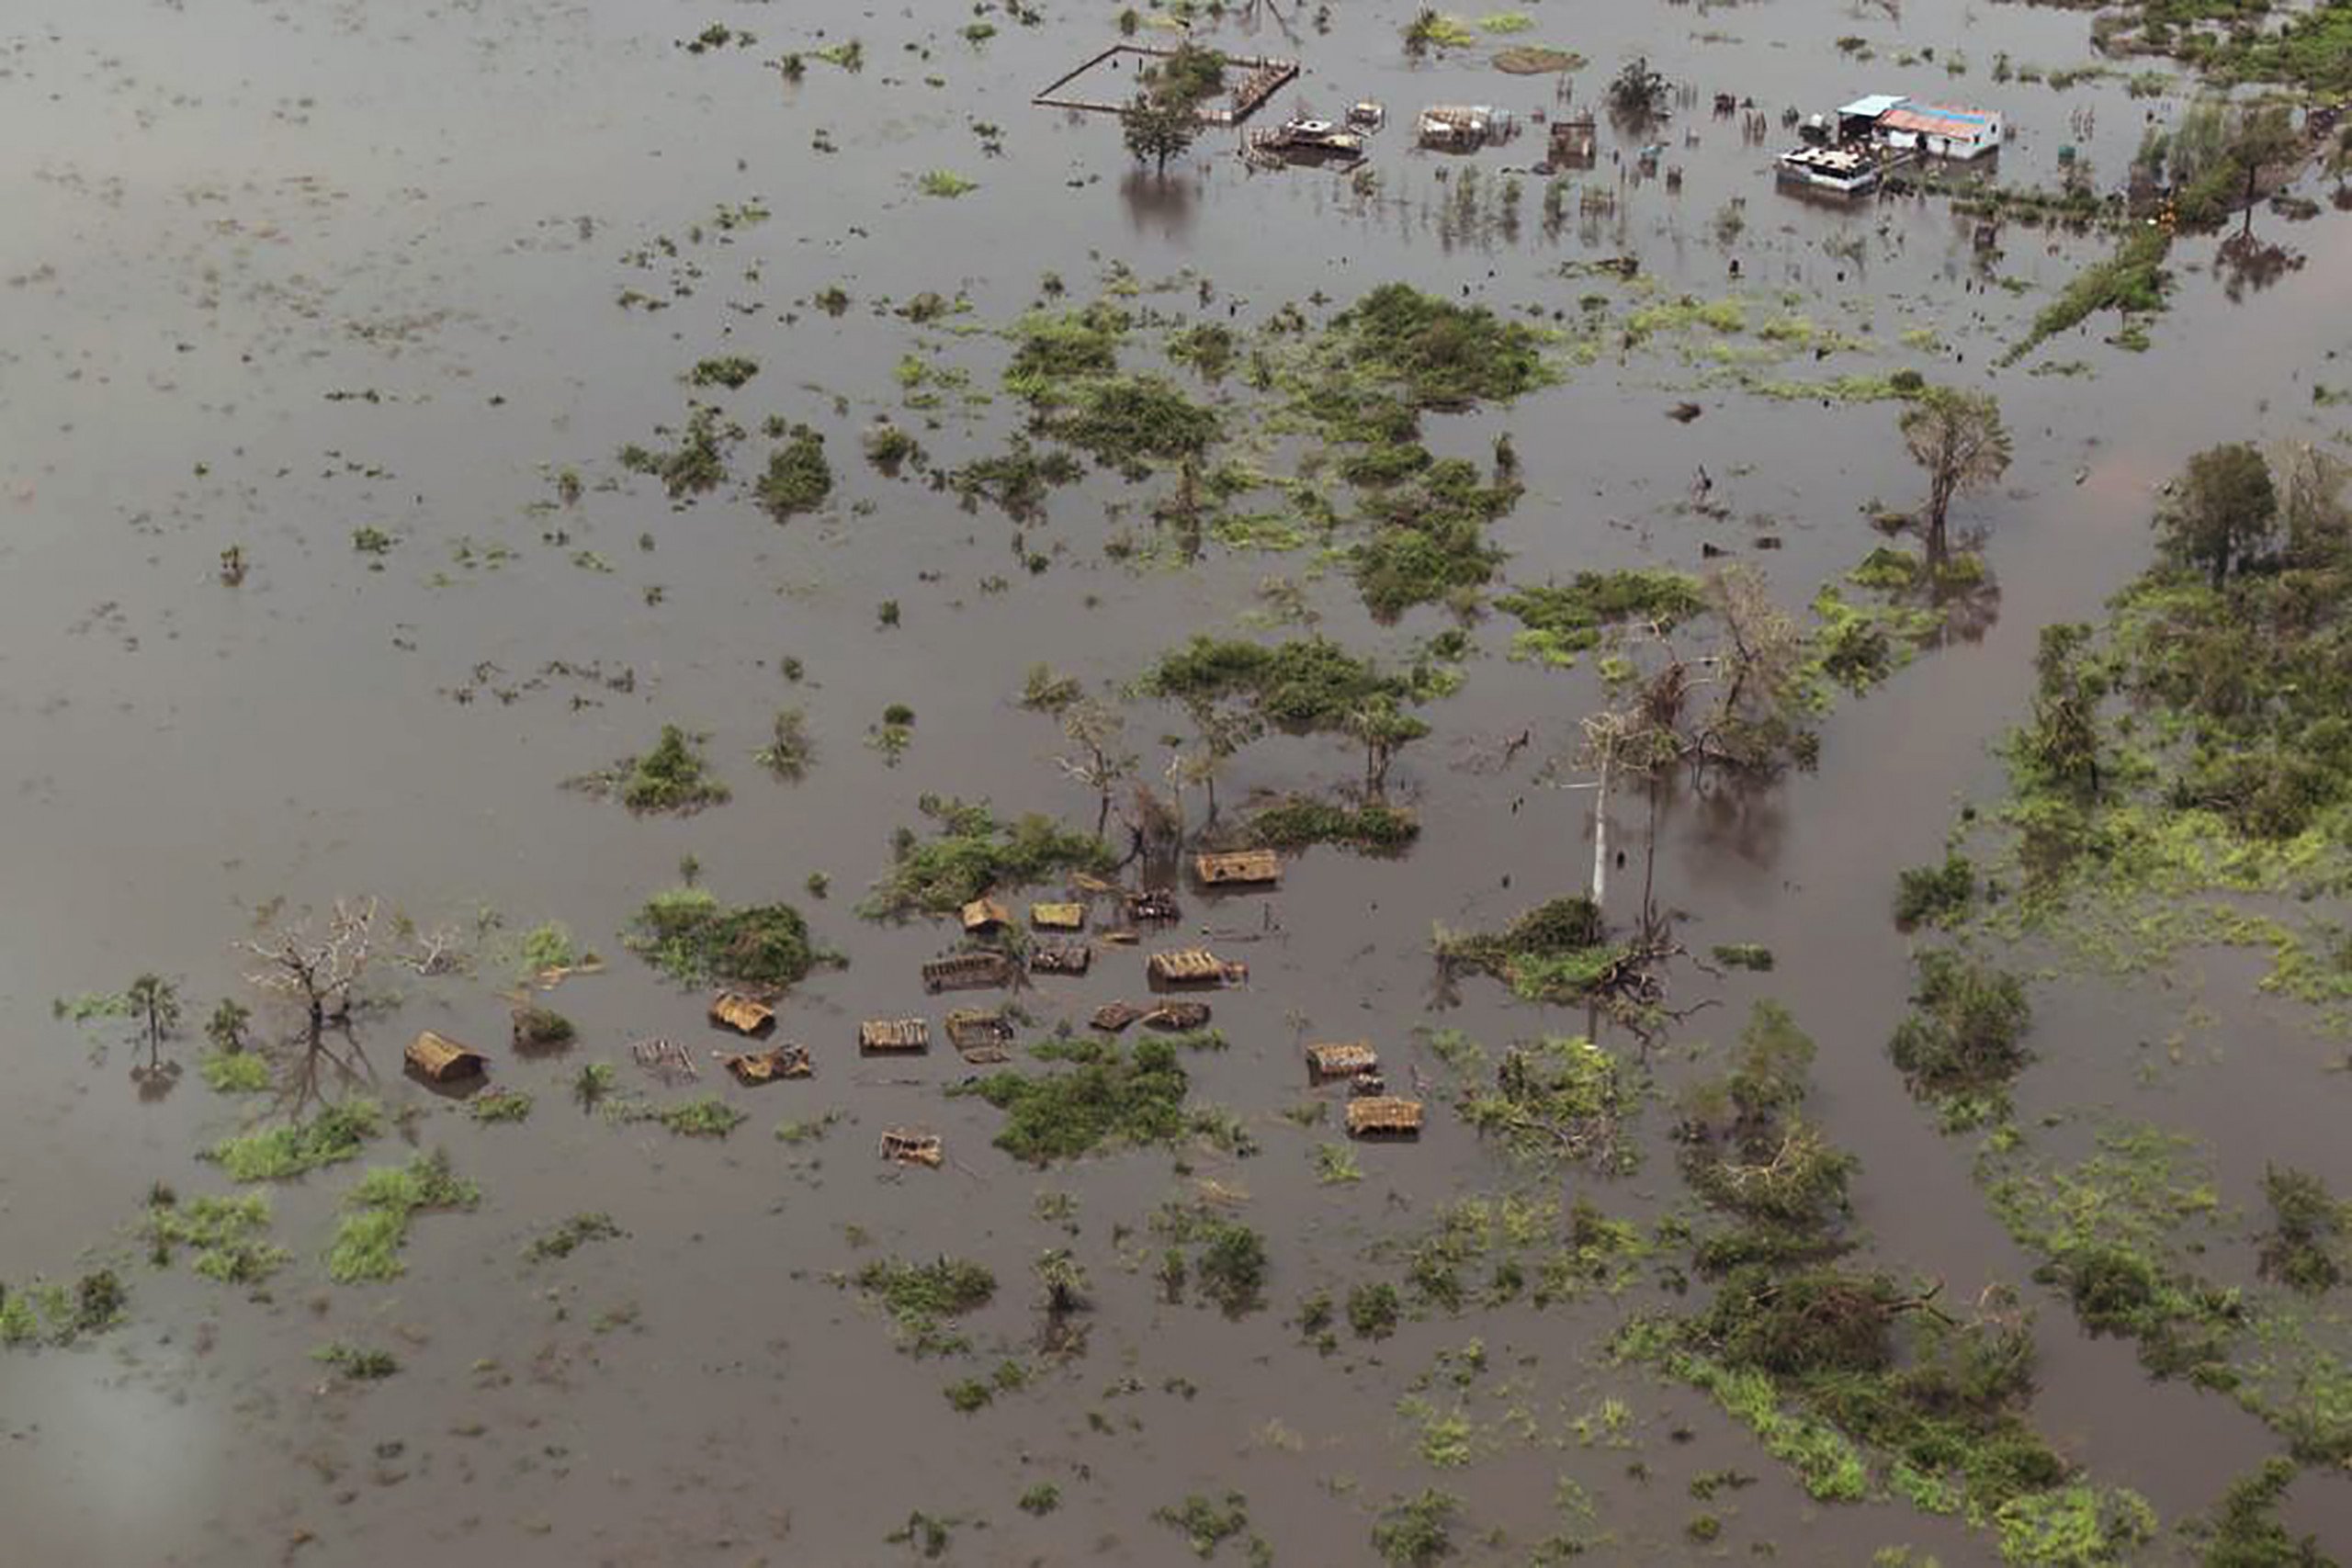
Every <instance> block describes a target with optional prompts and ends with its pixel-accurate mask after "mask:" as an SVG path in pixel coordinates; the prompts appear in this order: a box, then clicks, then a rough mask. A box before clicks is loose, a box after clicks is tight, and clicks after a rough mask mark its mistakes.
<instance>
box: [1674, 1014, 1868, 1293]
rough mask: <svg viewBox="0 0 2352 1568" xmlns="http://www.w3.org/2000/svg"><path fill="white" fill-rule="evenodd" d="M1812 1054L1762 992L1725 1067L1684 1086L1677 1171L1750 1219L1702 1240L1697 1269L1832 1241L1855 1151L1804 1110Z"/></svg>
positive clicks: (1816, 1248)
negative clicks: (1830, 1137)
mask: <svg viewBox="0 0 2352 1568" xmlns="http://www.w3.org/2000/svg"><path fill="white" fill-rule="evenodd" d="M1814 1053H1815V1045H1814V1042H1813V1037H1812V1036H1811V1035H1809V1034H1807V1033H1805V1032H1804V1030H1802V1029H1800V1028H1798V1027H1797V1023H1796V1020H1795V1019H1794V1018H1793V1017H1792V1016H1791V1015H1790V1013H1789V1010H1788V1009H1787V1008H1786V1007H1784V1006H1782V1005H1781V1003H1780V1002H1778V1001H1774V1000H1772V999H1770V998H1765V999H1763V1000H1760V1001H1758V1002H1757V1003H1756V1005H1755V1007H1754V1008H1752V1009H1751V1010H1749V1013H1748V1018H1747V1026H1746V1028H1744V1029H1743V1030H1742V1031H1741V1032H1740V1037H1739V1047H1738V1050H1737V1051H1736V1053H1735V1054H1734V1055H1733V1057H1732V1060H1731V1069H1730V1071H1729V1072H1727V1073H1725V1074H1724V1076H1723V1077H1720V1078H1716V1079H1702V1080H1700V1081H1698V1082H1695V1083H1693V1084H1692V1085H1691V1087H1690V1088H1688V1089H1685V1090H1684V1091H1683V1094H1682V1097H1681V1107H1680V1109H1681V1119H1680V1122H1679V1125H1678V1126H1677V1128H1676V1132H1675V1135H1676V1138H1677V1140H1678V1141H1679V1143H1680V1145H1681V1164H1682V1171H1683V1175H1684V1177H1685V1178H1686V1179H1688V1180H1689V1181H1690V1183H1691V1190H1693V1191H1695V1192H1697V1193H1698V1194H1699V1195H1700V1196H1701V1197H1702V1198H1703V1199H1705V1200H1706V1201H1708V1202H1709V1203H1711V1204H1713V1205H1714V1206H1715V1207H1716V1208H1718V1209H1721V1210H1724V1212H1726V1213H1730V1214H1732V1215H1734V1216H1736V1218H1738V1219H1739V1220H1740V1221H1741V1222H1742V1223H1743V1224H1745V1225H1746V1226H1747V1235H1743V1236H1741V1237H1739V1238H1737V1240H1736V1244H1734V1245H1731V1246H1719V1245H1715V1244H1709V1245H1705V1246H1702V1247H1701V1248H1700V1250H1699V1254H1698V1257H1699V1262H1700V1265H1701V1267H1702V1269H1711V1268H1713V1267H1715V1266H1717V1265H1718V1264H1719V1263H1721V1262H1731V1261H1738V1260H1745V1259H1749V1258H1758V1257H1765V1258H1801V1257H1804V1256H1806V1255H1808V1254H1816V1255H1817V1254H1818V1253H1821V1252H1825V1251H1830V1250H1834V1248H1833V1247H1830V1246H1828V1245H1827V1238H1828V1236H1829V1235H1830V1233H1831V1231H1832V1230H1833V1228H1834V1227H1835V1226H1836V1225H1837V1224H1838V1223H1839V1222H1840V1221H1842V1220H1843V1219H1844V1218H1845V1216H1846V1214H1847V1213H1848V1212H1849V1202H1848V1199H1847V1181H1848V1179H1849V1177H1850V1176H1851V1175H1852V1173H1853V1169H1854V1160H1853V1157H1852V1156H1849V1155H1847V1154H1845V1153H1844V1152H1842V1151H1841V1150H1838V1149H1837V1148H1835V1147H1833V1146H1832V1145H1830V1144H1829V1143H1828V1142H1827V1141H1826V1139H1824V1138H1823V1137H1822V1135H1821V1134H1820V1133H1819V1132H1818V1131H1817V1130H1815V1128H1814V1127H1812V1126H1810V1125H1809V1124H1807V1123H1806V1122H1805V1121H1804V1118H1803V1116H1802V1114H1801V1112H1802V1111H1803V1108H1804V1099H1805V1095H1806V1092H1807V1089H1808V1074H1809V1072H1810V1070H1811V1068H1812V1066H1813V1058H1814Z"/></svg>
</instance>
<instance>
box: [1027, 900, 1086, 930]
mask: <svg viewBox="0 0 2352 1568" xmlns="http://www.w3.org/2000/svg"><path fill="white" fill-rule="evenodd" d="M1029 923H1030V924H1031V925H1033V926H1035V927H1036V928H1037V929H1038V930H1039V931H1084V930H1085V929H1086V906H1085V905H1083V904H1032V905H1030V906H1029Z"/></svg>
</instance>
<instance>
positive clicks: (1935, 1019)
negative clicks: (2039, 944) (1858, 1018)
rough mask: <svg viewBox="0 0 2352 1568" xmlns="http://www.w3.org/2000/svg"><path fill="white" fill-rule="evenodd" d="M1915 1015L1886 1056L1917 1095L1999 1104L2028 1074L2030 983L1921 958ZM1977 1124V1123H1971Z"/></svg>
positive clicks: (1971, 961)
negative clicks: (2018, 1078)
mask: <svg viewBox="0 0 2352 1568" xmlns="http://www.w3.org/2000/svg"><path fill="white" fill-rule="evenodd" d="M1918 968H1919V984H1918V989H1917V990H1916V991H1915V992H1914V993H1913V994H1912V998H1911V1011H1910V1014H1909V1015H1908V1016H1907V1017H1905V1019H1904V1021H1902V1022H1901V1023H1900V1024H1898V1025H1897V1026H1896V1027H1895V1031H1894V1039H1893V1040H1892V1041H1890V1042H1889V1043H1888V1051H1889V1053H1890V1054H1891V1055H1893V1056H1894V1065H1895V1066H1896V1067H1898V1068H1900V1069H1901V1070H1902V1073H1903V1076H1904V1078H1905V1081H1906V1082H1907V1083H1909V1084H1910V1086H1911V1088H1912V1091H1913V1092H1914V1093H1916V1094H1918V1095H1920V1096H1921V1097H1922V1098H1927V1099H1934V1100H1943V1101H1944V1102H1945V1103H1946V1105H1947V1108H1948V1110H1950V1109H1951V1108H1953V1106H1954V1103H1955V1102H1962V1103H1965V1102H1970V1101H1974V1102H1978V1103H1985V1102H1993V1103H1997V1102H1999V1101H2000V1100H2002V1099H2003V1098H2004V1097H2005V1096H2006V1093H2007V1087H2008V1083H2009V1080H2010V1079H2011V1078H2013V1077H2016V1076H2017V1073H2018V1069H2019V1068H2020V1067H2022V1066H2025V1063H2026V1050H2025V1044H2024V1041H2025V1032H2026V1025H2027V1024H2028V1023H2029V1022H2030V1020H2031V1017H2032V1012H2031V1010H2030V1008H2029V1007H2028V1005H2027V1002H2026V997H2025V982H2023V981H2022V980H2020V979H2018V977H2017V976H2014V975H2011V974H2008V973H2007V972H2006V971H2004V970H2001V969H1996V968H1995V967H1994V966H1993V965H1991V964H1986V963H1984V962H1983V961H1981V960H1979V959H1975V958H1973V957H1970V956H1968V955H1966V954H1963V953H1952V952H1944V951H1937V952H1930V953H1921V954H1920V955H1919V960H1918ZM1969 1119H1970V1120H1973V1119H1974V1118H1973V1117H1972V1118H1969Z"/></svg>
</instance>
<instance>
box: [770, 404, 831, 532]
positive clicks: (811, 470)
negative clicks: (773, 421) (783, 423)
mask: <svg viewBox="0 0 2352 1568" xmlns="http://www.w3.org/2000/svg"><path fill="white" fill-rule="evenodd" d="M832 493H833V466H832V465H831V463H829V462H827V461H826V460H825V438H824V436H822V435H821V434H818V433H817V432H816V431H814V430H811V429H810V428H809V426H807V425H805V424H796V425H794V426H792V427H791V429H790V431H789V432H788V433H787V434H786V440H785V443H784V445H783V446H779V447H777V448H776V449H775V451H774V452H773V453H771V454H770V455H769V457H768V467H767V471H766V472H765V473H763V474H762V475H761V476H760V478H759V482H758V483H756V484H755V485H753V486H752V496H753V498H754V499H756V500H757V501H758V502H759V503H760V507H761V509H762V510H763V511H764V512H766V513H767V514H768V515H769V516H771V517H773V518H775V520H776V521H777V522H779V523H782V522H785V521H786V519H788V518H791V517H794V516H797V514H799V513H803V512H814V511H816V510H817V508H819V507H820V506H822V505H824V504H825V498H826V497H827V496H830V495H831V494H832Z"/></svg>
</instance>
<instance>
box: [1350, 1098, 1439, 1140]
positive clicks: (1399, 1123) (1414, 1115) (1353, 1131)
mask: <svg viewBox="0 0 2352 1568" xmlns="http://www.w3.org/2000/svg"><path fill="white" fill-rule="evenodd" d="M1420 1134H1421V1102H1420V1101H1419V1100H1401V1099H1398V1098H1397V1096H1395V1095H1389V1094H1379V1095H1366V1096H1364V1097H1363V1098H1362V1099H1360V1100H1349V1101H1348V1135H1349V1136H1351V1137H1355V1138H1418V1137H1419V1136H1420Z"/></svg>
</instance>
